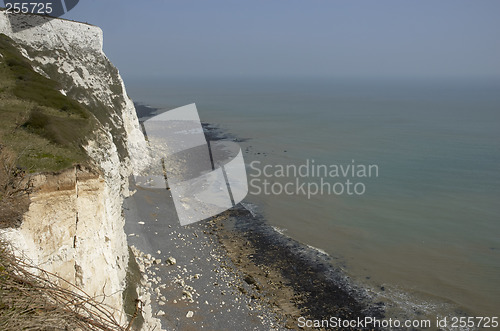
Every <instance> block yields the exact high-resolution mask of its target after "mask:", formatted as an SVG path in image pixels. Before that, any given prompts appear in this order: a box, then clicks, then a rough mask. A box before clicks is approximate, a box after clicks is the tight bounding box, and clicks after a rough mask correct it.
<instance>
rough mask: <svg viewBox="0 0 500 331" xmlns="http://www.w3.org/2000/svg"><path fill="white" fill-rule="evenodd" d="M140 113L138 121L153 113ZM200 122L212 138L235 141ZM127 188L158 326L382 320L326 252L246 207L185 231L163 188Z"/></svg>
mask: <svg viewBox="0 0 500 331" xmlns="http://www.w3.org/2000/svg"><path fill="white" fill-rule="evenodd" d="M136 109H137V113H138V117H139V118H140V119H145V118H147V117H148V116H151V115H152V114H155V113H156V111H157V110H156V109H154V108H150V107H147V106H143V105H138V104H136ZM203 127H204V130H205V135H206V136H207V139H208V140H212V141H213V140H220V139H231V140H235V138H234V137H231V136H229V135H227V134H226V133H222V132H221V131H220V130H218V129H217V127H215V126H212V125H209V124H204V125H203ZM132 189H133V190H136V193H135V194H134V195H133V196H132V197H130V198H128V199H127V200H126V202H125V211H126V213H125V215H126V219H127V221H126V226H125V230H126V233H127V235H128V241H129V245H132V246H133V252H134V255H135V256H136V260H137V262H138V265H139V269H140V271H141V273H142V275H143V278H142V280H141V288H142V291H141V293H142V295H143V297H139V300H143V299H145V300H146V301H148V300H149V301H150V302H151V309H152V310H151V311H150V312H146V314H147V315H149V316H150V317H153V319H154V318H158V319H159V320H161V323H162V325H163V327H164V328H167V329H171V328H172V329H182V330H189V329H193V330H194V329H200V328H203V329H210V330H234V329H241V330H269V329H273V330H280V329H298V328H299V326H298V319H299V317H304V318H307V319H311V320H323V319H329V318H330V317H338V318H342V319H356V318H358V317H359V318H364V317H366V316H371V317H378V318H381V317H383V310H384V309H383V308H384V307H383V305H382V304H381V303H375V302H374V298H372V297H371V296H370V293H369V292H368V291H365V290H363V289H361V288H357V287H356V286H353V284H352V282H351V281H350V280H349V278H348V277H347V276H345V275H344V274H343V272H342V271H341V270H338V269H335V268H334V267H332V263H331V262H332V258H331V257H330V256H328V255H327V254H324V253H322V252H320V251H318V250H315V249H313V248H311V247H308V246H306V245H303V244H301V243H299V242H297V241H295V240H293V239H291V238H289V237H286V236H284V235H282V234H281V233H279V232H278V231H276V230H275V229H273V228H272V227H271V226H270V225H269V224H268V223H267V222H266V221H265V219H264V218H262V217H260V216H259V215H255V214H253V213H252V212H250V211H249V210H247V209H246V208H245V207H244V206H242V205H238V206H237V207H235V208H233V209H231V210H229V211H226V212H225V213H223V214H221V215H219V216H216V217H213V218H211V219H210V220H206V221H203V222H199V223H196V224H192V225H189V226H185V227H182V226H180V225H179V222H178V220H177V216H176V213H175V206H174V205H173V201H172V199H171V196H170V192H169V191H167V190H147V189H143V188H137V187H134V188H132ZM148 293H149V294H150V296H149V297H148Z"/></svg>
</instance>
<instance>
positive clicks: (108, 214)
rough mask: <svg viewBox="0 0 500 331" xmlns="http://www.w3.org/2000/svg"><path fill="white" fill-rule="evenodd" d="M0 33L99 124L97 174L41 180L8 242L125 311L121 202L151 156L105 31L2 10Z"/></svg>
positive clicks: (93, 150)
mask: <svg viewBox="0 0 500 331" xmlns="http://www.w3.org/2000/svg"><path fill="white" fill-rule="evenodd" d="M34 21H35V23H36V24H33V22H34ZM30 24H31V27H30V28H26V26H27V25H30ZM16 25H18V26H21V27H23V29H16ZM0 33H3V34H5V35H7V36H9V37H10V38H12V39H13V40H14V41H15V42H16V43H17V44H18V45H19V46H20V47H21V52H22V54H23V55H24V56H25V57H26V58H28V59H29V60H30V61H31V62H32V63H33V64H34V69H35V70H36V71H37V72H39V73H41V74H42V75H44V76H47V77H49V78H51V79H53V80H56V81H58V82H60V83H61V85H62V86H63V90H62V91H61V92H62V93H64V94H66V95H68V96H69V97H71V98H73V99H75V100H78V101H79V102H81V103H82V104H85V105H86V106H87V108H88V109H89V110H90V111H91V112H92V113H93V114H94V115H95V117H96V118H97V120H98V121H99V123H100V125H99V127H98V128H97V129H96V131H95V132H94V133H93V137H94V138H92V140H91V141H89V143H88V144H87V146H85V150H86V151H87V153H88V155H89V156H90V158H91V160H92V162H93V163H94V166H95V168H97V169H99V171H98V173H96V172H95V171H94V172H92V171H88V170H87V169H85V168H81V167H75V168H72V169H68V170H67V171H65V172H63V173H60V174H53V175H50V174H43V175H38V176H36V177H35V184H36V185H35V186H36V190H35V192H34V194H33V195H32V196H31V197H30V198H31V203H30V207H29V211H28V212H27V213H26V214H25V216H24V222H23V224H22V226H21V227H20V228H19V229H10V230H8V231H7V232H6V233H4V236H5V237H7V238H9V239H10V240H11V242H12V243H13V245H14V246H15V247H16V248H17V249H18V251H19V252H22V253H24V254H25V255H26V256H27V257H28V258H29V259H31V260H32V261H33V263H35V264H36V265H38V266H40V267H41V268H43V269H46V270H47V271H50V272H53V273H55V274H57V275H59V276H61V277H62V278H64V279H66V280H67V281H69V282H71V283H74V284H76V285H78V286H80V287H81V288H82V289H83V290H84V291H85V292H87V293H88V294H90V295H91V296H100V295H103V294H104V295H105V296H106V302H105V303H107V304H109V305H111V306H113V307H115V308H116V309H117V310H118V311H122V310H123V307H122V290H123V289H124V285H125V276H126V269H127V264H128V248H127V238H126V235H125V233H124V230H123V226H124V218H123V215H122V203H123V198H124V196H126V195H127V194H128V178H129V176H130V175H131V174H132V173H133V171H134V170H135V169H140V168H142V167H143V166H144V165H145V163H146V162H147V161H148V158H149V156H148V150H147V146H146V141H145V139H144V136H143V134H142V131H141V130H140V127H139V122H138V120H137V116H136V112H135V108H134V105H133V103H132V101H131V100H130V99H129V97H128V96H127V94H126V90H125V86H124V84H123V81H122V79H121V77H120V75H119V73H118V70H117V69H116V68H115V67H114V66H113V65H112V64H111V62H110V61H109V60H108V58H107V57H106V56H105V54H104V53H103V50H102V46H103V33H102V31H101V29H99V28H98V27H95V26H91V25H88V24H84V23H78V22H72V21H67V20H62V19H50V20H49V19H47V18H44V17H40V16H33V15H29V16H26V15H16V17H15V19H14V20H12V18H10V19H9V18H8V17H7V15H6V14H5V12H0ZM117 318H120V319H122V320H123V316H121V317H120V316H117Z"/></svg>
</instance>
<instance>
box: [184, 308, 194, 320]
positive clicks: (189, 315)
mask: <svg viewBox="0 0 500 331" xmlns="http://www.w3.org/2000/svg"><path fill="white" fill-rule="evenodd" d="M193 316H194V312H192V311H191V310H190V311H188V312H187V314H186V317H187V318H191V317H193Z"/></svg>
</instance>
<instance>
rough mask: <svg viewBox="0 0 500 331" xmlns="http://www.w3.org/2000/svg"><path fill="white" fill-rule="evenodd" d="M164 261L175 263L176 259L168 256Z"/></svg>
mask: <svg viewBox="0 0 500 331" xmlns="http://www.w3.org/2000/svg"><path fill="white" fill-rule="evenodd" d="M165 262H166V263H167V264H170V265H175V264H176V263H177V260H176V259H175V258H173V257H169V258H168V259H167V261H165Z"/></svg>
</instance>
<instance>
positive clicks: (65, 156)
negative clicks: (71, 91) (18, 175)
mask: <svg viewBox="0 0 500 331" xmlns="http://www.w3.org/2000/svg"><path fill="white" fill-rule="evenodd" d="M59 90H60V86H59V84H58V83H57V82H56V81H54V80H51V79H48V78H46V77H44V76H42V75H41V74H39V73H37V72H35V71H34V70H33V68H32V66H31V64H30V62H29V61H28V60H27V59H26V58H24V57H23V56H22V55H21V53H20V51H19V50H18V49H17V47H16V44H15V42H14V41H13V40H12V39H10V38H9V37H7V36H5V35H3V34H0V144H1V145H2V147H3V149H2V150H4V151H5V150H7V151H9V153H10V152H13V153H14V154H15V155H16V157H15V159H16V166H17V167H20V168H22V169H23V170H25V171H27V172H40V171H59V170H62V169H65V168H68V167H70V166H72V165H74V164H77V163H85V162H86V161H87V160H88V157H87V156H86V154H85V151H84V150H83V148H82V147H81V146H82V145H83V144H84V143H85V141H86V140H87V139H88V137H89V135H90V133H91V131H92V127H94V126H95V125H96V120H95V119H94V117H93V116H92V115H91V113H90V112H89V111H88V110H86V109H85V108H84V107H83V106H82V105H80V104H79V103H78V102H76V101H75V100H72V99H70V98H68V97H67V96H65V95H63V94H62V93H61V92H60V91H59ZM1 157H2V155H0V158H1Z"/></svg>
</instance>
